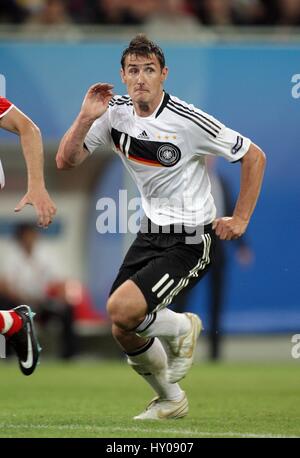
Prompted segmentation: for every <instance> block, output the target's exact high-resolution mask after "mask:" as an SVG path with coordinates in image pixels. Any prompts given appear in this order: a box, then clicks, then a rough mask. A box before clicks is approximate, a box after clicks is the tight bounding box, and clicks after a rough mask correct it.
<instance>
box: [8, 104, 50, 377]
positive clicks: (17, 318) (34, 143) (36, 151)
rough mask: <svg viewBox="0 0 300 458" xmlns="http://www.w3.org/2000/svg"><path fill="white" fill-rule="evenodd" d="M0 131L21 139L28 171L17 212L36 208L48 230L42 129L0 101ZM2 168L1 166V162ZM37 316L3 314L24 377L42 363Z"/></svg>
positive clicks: (24, 311) (24, 308)
mask: <svg viewBox="0 0 300 458" xmlns="http://www.w3.org/2000/svg"><path fill="white" fill-rule="evenodd" d="M0 127H1V128H3V129H5V130H8V131H10V132H13V133H15V134H17V135H19V137H20V141H21V145H22V151H23V155H24V158H25V162H26V167H27V177H28V190H27V192H26V194H25V195H24V197H23V198H22V199H21V200H20V202H19V203H18V204H17V206H16V208H15V212H19V211H21V210H22V208H24V207H25V205H33V206H34V208H35V210H36V213H37V218H38V220H37V223H38V225H39V226H41V227H44V228H46V227H48V225H49V224H50V223H51V222H52V219H53V217H54V215H55V213H56V207H55V204H54V202H53V201H52V200H51V198H50V196H49V194H48V192H47V190H46V187H45V182H44V170H43V144H42V138H41V133H40V130H39V128H38V127H37V126H36V125H35V124H34V123H33V122H32V120H31V119H29V118H28V117H27V116H26V115H25V114H24V113H22V112H21V111H20V110H19V109H18V108H17V107H16V106H14V105H13V104H12V103H11V102H10V101H9V100H7V99H6V98H4V97H0ZM0 165H1V162H0ZM4 184H5V178H4V172H3V169H2V166H1V167H0V185H1V188H3V186H4ZM33 316H34V313H33V312H32V311H31V309H30V307H29V306H28V305H20V306H18V307H15V308H14V309H12V310H8V311H0V334H2V335H4V336H5V338H6V341H7V342H8V343H9V344H11V345H12V346H13V347H14V349H15V351H16V354H17V356H18V359H19V367H20V369H21V372H22V373H23V374H24V375H30V374H32V373H33V371H34V370H35V368H36V365H37V363H38V360H39V353H40V346H39V344H38V340H37V337H36V333H35V329H34V324H33Z"/></svg>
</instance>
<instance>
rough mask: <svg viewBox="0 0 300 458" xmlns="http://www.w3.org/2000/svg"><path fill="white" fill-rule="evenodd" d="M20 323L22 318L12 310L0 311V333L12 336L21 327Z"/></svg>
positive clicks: (21, 323)
mask: <svg viewBox="0 0 300 458" xmlns="http://www.w3.org/2000/svg"><path fill="white" fill-rule="evenodd" d="M22 325H23V321H22V318H21V317H20V315H18V314H17V313H16V312H14V311H13V310H10V311H1V312H0V334H5V335H6V336H7V337H9V336H12V335H13V334H15V333H16V332H18V331H19V330H20V329H21V327H22Z"/></svg>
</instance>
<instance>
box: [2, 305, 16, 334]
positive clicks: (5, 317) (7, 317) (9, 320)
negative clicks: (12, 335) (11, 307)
mask: <svg viewBox="0 0 300 458" xmlns="http://www.w3.org/2000/svg"><path fill="white" fill-rule="evenodd" d="M0 313H1V316H2V320H1V321H3V323H4V325H3V326H2V329H0V334H5V333H6V332H8V331H9V330H10V328H11V327H12V325H13V322H14V320H13V317H12V316H11V314H10V312H7V311H2V310H1V312H0Z"/></svg>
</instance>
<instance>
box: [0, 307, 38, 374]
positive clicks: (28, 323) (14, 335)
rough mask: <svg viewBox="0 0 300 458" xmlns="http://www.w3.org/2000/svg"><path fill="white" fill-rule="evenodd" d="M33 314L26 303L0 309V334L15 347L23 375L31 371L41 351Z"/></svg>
mask: <svg viewBox="0 0 300 458" xmlns="http://www.w3.org/2000/svg"><path fill="white" fill-rule="evenodd" d="M34 315H35V314H34V313H33V312H32V311H31V309H30V307H28V306H27V305H20V306H18V307H15V308H14V309H11V310H8V311H3V310H2V311H0V334H2V335H4V336H5V338H6V341H7V343H9V344H10V345H12V347H13V348H14V349H15V351H16V354H17V356H18V359H19V367H20V370H21V372H22V373H23V374H24V375H30V374H32V373H33V371H34V370H35V368H36V365H37V363H38V360H39V353H40V351H41V348H40V346H39V343H38V340H37V337H36V333H35V329H34V324H33V317H34Z"/></svg>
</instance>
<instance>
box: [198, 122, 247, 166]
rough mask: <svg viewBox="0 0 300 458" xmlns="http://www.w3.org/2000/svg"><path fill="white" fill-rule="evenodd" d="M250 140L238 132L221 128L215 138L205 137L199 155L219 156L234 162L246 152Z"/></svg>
mask: <svg viewBox="0 0 300 458" xmlns="http://www.w3.org/2000/svg"><path fill="white" fill-rule="evenodd" d="M250 145H251V140H250V139H249V138H247V137H244V136H243V135H241V134H240V133H239V132H236V131H235V130H232V129H229V128H228V127H226V126H222V128H221V130H220V131H219V132H218V133H217V134H216V135H215V136H212V135H210V136H207V135H206V136H205V137H204V138H203V141H202V144H201V145H200V152H201V154H211V155H215V156H221V157H224V158H225V159H227V161H229V162H236V161H238V160H239V159H241V158H242V157H243V156H244V155H245V154H246V153H247V151H248V149H249V147H250Z"/></svg>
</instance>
